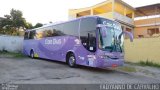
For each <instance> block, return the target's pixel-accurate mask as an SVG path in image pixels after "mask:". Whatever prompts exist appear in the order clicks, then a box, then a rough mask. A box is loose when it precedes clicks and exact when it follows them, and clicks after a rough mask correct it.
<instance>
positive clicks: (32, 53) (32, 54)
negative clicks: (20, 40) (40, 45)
mask: <svg viewBox="0 0 160 90" xmlns="http://www.w3.org/2000/svg"><path fill="white" fill-rule="evenodd" d="M30 57H31V58H32V59H34V51H33V50H31V51H30Z"/></svg>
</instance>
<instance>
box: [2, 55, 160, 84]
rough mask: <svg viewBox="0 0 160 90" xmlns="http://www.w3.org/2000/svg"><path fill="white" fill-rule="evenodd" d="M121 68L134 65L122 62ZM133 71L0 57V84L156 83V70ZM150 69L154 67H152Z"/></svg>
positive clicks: (158, 74) (159, 80)
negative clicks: (123, 65) (75, 66)
mask: <svg viewBox="0 0 160 90" xmlns="http://www.w3.org/2000/svg"><path fill="white" fill-rule="evenodd" d="M125 67H135V66H134V65H128V64H126V65H125ZM135 69H136V71H130V72H127V71H125V70H123V69H119V68H117V69H113V70H109V69H95V68H89V67H83V66H78V67H77V68H70V67H69V66H68V65H66V64H65V63H61V62H55V61H49V60H43V59H30V58H29V57H24V58H12V57H2V56H1V57H0V83H16V84H101V83H121V84H122V83H160V70H159V69H157V68H151V67H141V66H136V67H135ZM153 69H154V70H153Z"/></svg>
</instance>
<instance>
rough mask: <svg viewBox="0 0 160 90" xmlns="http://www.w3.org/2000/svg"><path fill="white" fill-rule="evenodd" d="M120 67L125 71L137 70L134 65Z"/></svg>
mask: <svg viewBox="0 0 160 90" xmlns="http://www.w3.org/2000/svg"><path fill="white" fill-rule="evenodd" d="M118 69H119V70H122V71H125V72H136V69H135V68H134V67H129V66H123V67H119V68H118Z"/></svg>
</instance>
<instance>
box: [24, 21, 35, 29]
mask: <svg viewBox="0 0 160 90" xmlns="http://www.w3.org/2000/svg"><path fill="white" fill-rule="evenodd" d="M25 28H26V29H33V28H34V27H33V25H32V23H29V22H27V24H26V26H25Z"/></svg>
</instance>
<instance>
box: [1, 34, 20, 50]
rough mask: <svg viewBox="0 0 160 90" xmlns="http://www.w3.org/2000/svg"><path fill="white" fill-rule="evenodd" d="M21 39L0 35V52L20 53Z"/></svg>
mask: <svg viewBox="0 0 160 90" xmlns="http://www.w3.org/2000/svg"><path fill="white" fill-rule="evenodd" d="M22 48H23V37H19V36H8V35H0V51H8V52H21V51H22Z"/></svg>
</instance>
